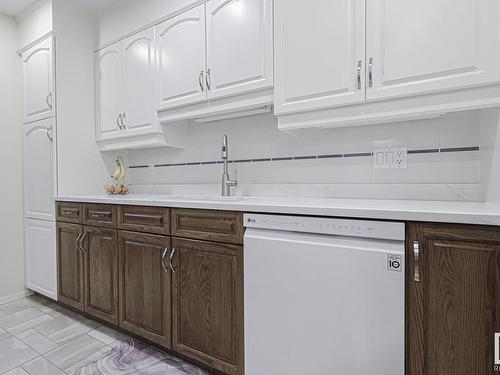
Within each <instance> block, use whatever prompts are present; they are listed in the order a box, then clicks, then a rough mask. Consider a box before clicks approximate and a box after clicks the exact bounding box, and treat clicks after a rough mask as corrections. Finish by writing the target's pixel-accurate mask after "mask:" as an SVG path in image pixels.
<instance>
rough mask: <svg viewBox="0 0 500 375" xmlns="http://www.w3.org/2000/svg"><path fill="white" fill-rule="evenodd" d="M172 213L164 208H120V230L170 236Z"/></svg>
mask: <svg viewBox="0 0 500 375" xmlns="http://www.w3.org/2000/svg"><path fill="white" fill-rule="evenodd" d="M169 214H170V211H169V209H168V208H162V207H138V206H120V207H119V208H118V227H119V228H120V229H125V230H130V231H136V232H146V233H154V234H164V235H165V234H170V215H169Z"/></svg>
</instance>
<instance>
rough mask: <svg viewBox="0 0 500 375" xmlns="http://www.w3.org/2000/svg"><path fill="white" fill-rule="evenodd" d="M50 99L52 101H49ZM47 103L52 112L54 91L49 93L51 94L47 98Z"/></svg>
mask: <svg viewBox="0 0 500 375" xmlns="http://www.w3.org/2000/svg"><path fill="white" fill-rule="evenodd" d="M49 99H50V101H49ZM45 103H47V105H48V106H49V109H50V110H52V91H51V92H49V94H48V95H47V97H46V98H45Z"/></svg>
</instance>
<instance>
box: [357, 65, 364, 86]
mask: <svg viewBox="0 0 500 375" xmlns="http://www.w3.org/2000/svg"><path fill="white" fill-rule="evenodd" d="M362 67H363V61H362V60H359V61H358V69H357V73H358V75H357V77H358V90H361V68H362Z"/></svg>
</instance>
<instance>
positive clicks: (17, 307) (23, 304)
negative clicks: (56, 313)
mask: <svg viewBox="0 0 500 375" xmlns="http://www.w3.org/2000/svg"><path fill="white" fill-rule="evenodd" d="M50 306H57V305H56V304H55V303H53V302H50V301H48V300H46V299H44V298H42V297H39V296H29V297H26V298H22V299H18V300H16V301H12V302H9V303H6V304H3V305H0V312H3V313H5V314H7V315H9V314H13V313H15V312H18V311H21V310H25V309H27V308H30V307H32V308H35V309H37V310H40V311H42V312H44V311H43V310H44V309H46V308H47V307H50Z"/></svg>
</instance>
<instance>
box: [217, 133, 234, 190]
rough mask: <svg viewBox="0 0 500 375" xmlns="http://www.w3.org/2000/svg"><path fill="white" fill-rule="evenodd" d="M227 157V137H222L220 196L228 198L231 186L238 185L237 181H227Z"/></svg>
mask: <svg viewBox="0 0 500 375" xmlns="http://www.w3.org/2000/svg"><path fill="white" fill-rule="evenodd" d="M227 156H228V147H227V135H224V136H223V137H222V152H221V158H222V161H223V162H224V164H223V169H222V196H223V197H229V196H230V195H231V186H236V185H238V181H236V180H230V179H229V172H228V166H227Z"/></svg>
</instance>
